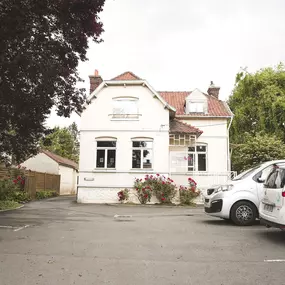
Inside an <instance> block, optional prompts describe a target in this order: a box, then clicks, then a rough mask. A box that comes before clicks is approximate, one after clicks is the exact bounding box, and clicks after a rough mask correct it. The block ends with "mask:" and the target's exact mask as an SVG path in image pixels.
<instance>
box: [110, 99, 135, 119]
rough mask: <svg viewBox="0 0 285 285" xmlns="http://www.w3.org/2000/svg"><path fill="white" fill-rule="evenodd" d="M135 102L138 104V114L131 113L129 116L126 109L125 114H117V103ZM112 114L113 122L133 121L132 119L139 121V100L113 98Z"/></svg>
mask: <svg viewBox="0 0 285 285" xmlns="http://www.w3.org/2000/svg"><path fill="white" fill-rule="evenodd" d="M120 101H121V102H123V101H125V102H127V101H128V102H135V103H136V112H135V113H131V114H128V113H125V110H124V108H122V109H123V113H115V112H114V110H115V106H114V105H115V103H116V102H120ZM112 107H113V108H112V114H111V117H112V119H113V120H132V119H136V120H137V119H138V118H139V116H140V114H139V98H137V97H114V98H112Z"/></svg>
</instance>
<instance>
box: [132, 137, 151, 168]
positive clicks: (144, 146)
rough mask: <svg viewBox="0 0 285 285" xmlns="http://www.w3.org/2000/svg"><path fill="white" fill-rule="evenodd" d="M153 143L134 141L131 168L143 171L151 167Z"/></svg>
mask: <svg viewBox="0 0 285 285" xmlns="http://www.w3.org/2000/svg"><path fill="white" fill-rule="evenodd" d="M152 151H153V142H152V141H145V140H138V141H137V140H135V141H133V142H132V168H134V169H145V168H152V166H153V153H152Z"/></svg>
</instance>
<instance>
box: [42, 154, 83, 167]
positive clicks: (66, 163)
mask: <svg viewBox="0 0 285 285" xmlns="http://www.w3.org/2000/svg"><path fill="white" fill-rule="evenodd" d="M41 152H42V153H44V154H45V155H47V156H48V157H50V158H51V159H53V160H54V161H56V162H57V163H58V164H61V165H64V166H68V167H71V168H74V169H76V170H77V169H78V164H77V163H76V162H74V161H73V160H70V159H68V158H64V157H62V156H59V155H57V154H55V153H53V152H50V151H48V150H41Z"/></svg>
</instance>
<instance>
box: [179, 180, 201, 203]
mask: <svg viewBox="0 0 285 285" xmlns="http://www.w3.org/2000/svg"><path fill="white" fill-rule="evenodd" d="M188 183H189V186H188V187H184V186H180V188H179V194H180V203H181V204H182V205H193V204H194V202H193V200H194V199H195V198H197V197H198V196H199V195H200V191H199V190H197V183H196V182H195V181H194V180H193V179H192V178H188Z"/></svg>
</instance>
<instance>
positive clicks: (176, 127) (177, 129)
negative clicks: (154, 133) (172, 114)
mask: <svg viewBox="0 0 285 285" xmlns="http://www.w3.org/2000/svg"><path fill="white" fill-rule="evenodd" d="M169 132H170V133H172V134H195V135H197V137H199V136H200V135H201V134H202V133H203V131H201V130H199V129H198V128H195V127H193V126H191V125H189V124H186V123H183V122H181V121H179V120H177V119H173V120H171V121H170V130H169Z"/></svg>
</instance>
